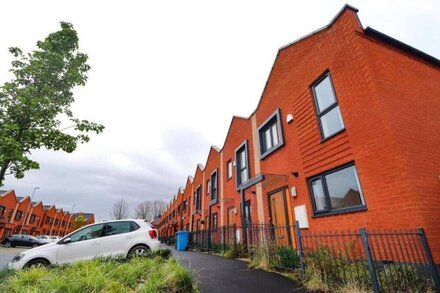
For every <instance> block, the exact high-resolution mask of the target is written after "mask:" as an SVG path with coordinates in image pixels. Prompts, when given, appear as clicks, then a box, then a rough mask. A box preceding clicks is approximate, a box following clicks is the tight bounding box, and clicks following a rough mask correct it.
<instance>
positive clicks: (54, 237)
mask: <svg viewBox="0 0 440 293" xmlns="http://www.w3.org/2000/svg"><path fill="white" fill-rule="evenodd" d="M57 238H58V237H56V236H51V237H50V239H57Z"/></svg>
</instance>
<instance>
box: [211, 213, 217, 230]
mask: <svg viewBox="0 0 440 293" xmlns="http://www.w3.org/2000/svg"><path fill="white" fill-rule="evenodd" d="M217 228H218V214H217V213H214V214H212V229H213V230H216V229H217Z"/></svg>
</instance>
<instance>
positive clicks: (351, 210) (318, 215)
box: [312, 206, 367, 218]
mask: <svg viewBox="0 0 440 293" xmlns="http://www.w3.org/2000/svg"><path fill="white" fill-rule="evenodd" d="M366 210H367V206H356V207H349V208H344V209H339V210H333V211H330V212H322V213H316V212H313V216H312V218H321V217H327V216H334V215H341V214H347V213H354V212H361V211H366Z"/></svg>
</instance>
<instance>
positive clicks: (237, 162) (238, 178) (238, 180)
mask: <svg viewBox="0 0 440 293" xmlns="http://www.w3.org/2000/svg"><path fill="white" fill-rule="evenodd" d="M241 151H244V154H245V161H246V172H247V181H249V179H250V178H251V174H250V168H249V148H248V141H247V139H246V140H245V141H244V142H243V143H242V144H241V145H240V146H239V147H238V148H237V149H236V150H235V184H236V187H237V190H238V189H239V187H240V185H242V184H243V183H246V182H247V181H246V182H241V171H243V170H244V169H240V170H239V169H238V168H239V167H240V163H241V161H240V156H238V155H237V154H238V153H241Z"/></svg>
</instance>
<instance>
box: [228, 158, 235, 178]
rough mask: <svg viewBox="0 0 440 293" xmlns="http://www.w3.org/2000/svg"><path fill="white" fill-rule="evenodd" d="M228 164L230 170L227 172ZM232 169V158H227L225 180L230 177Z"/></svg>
mask: <svg viewBox="0 0 440 293" xmlns="http://www.w3.org/2000/svg"><path fill="white" fill-rule="evenodd" d="M229 164H230V165H231V172H229ZM233 169H234V166H233V165H232V159H229V160H228V161H227V162H226V181H229V180H231V179H232V173H233Z"/></svg>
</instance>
